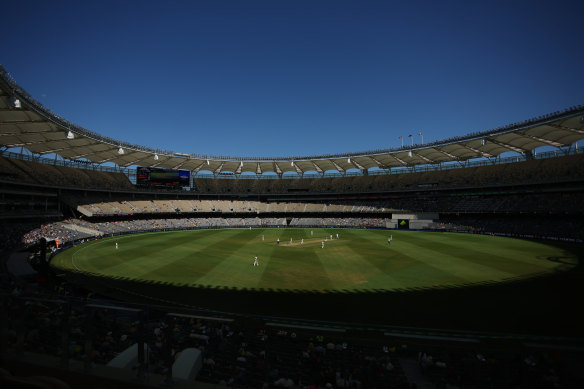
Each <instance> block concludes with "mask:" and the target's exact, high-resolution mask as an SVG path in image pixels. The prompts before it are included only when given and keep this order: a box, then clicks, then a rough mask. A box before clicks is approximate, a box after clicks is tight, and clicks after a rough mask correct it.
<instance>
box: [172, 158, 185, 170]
mask: <svg viewBox="0 0 584 389" xmlns="http://www.w3.org/2000/svg"><path fill="white" fill-rule="evenodd" d="M188 161H189V160H188V159H185V160H184V161H182V162H181V163H179V164H178V165H176V166H175V167H173V169H178V168H179V167H181V166H182V165H184V164H185V163H187V162H188Z"/></svg>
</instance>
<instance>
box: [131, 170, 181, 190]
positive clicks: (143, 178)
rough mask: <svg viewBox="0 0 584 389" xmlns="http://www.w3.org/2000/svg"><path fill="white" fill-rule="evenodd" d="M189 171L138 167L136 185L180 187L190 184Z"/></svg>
mask: <svg viewBox="0 0 584 389" xmlns="http://www.w3.org/2000/svg"><path fill="white" fill-rule="evenodd" d="M190 178H191V172H190V171H188V170H174V169H160V168H150V167H139V168H138V170H137V178H136V185H137V186H140V187H151V188H152V187H154V188H182V187H188V186H189V185H190Z"/></svg>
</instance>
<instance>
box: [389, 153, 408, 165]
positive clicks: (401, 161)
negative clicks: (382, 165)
mask: <svg viewBox="0 0 584 389" xmlns="http://www.w3.org/2000/svg"><path fill="white" fill-rule="evenodd" d="M388 155H389V156H390V157H391V158H393V159H395V160H396V161H398V162H399V163H401V164H402V165H403V166H406V165H407V164H408V163H407V162H406V161H404V160H403V159H400V158H398V157H396V156H395V155H393V154H388Z"/></svg>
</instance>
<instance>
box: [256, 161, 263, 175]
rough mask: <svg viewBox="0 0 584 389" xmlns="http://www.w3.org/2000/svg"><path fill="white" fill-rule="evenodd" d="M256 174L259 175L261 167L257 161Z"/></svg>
mask: <svg viewBox="0 0 584 389" xmlns="http://www.w3.org/2000/svg"><path fill="white" fill-rule="evenodd" d="M256 174H257V175H258V176H260V175H261V174H262V168H261V166H260V163H259V162H258V163H257V164H256Z"/></svg>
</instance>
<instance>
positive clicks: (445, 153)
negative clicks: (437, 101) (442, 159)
mask: <svg viewBox="0 0 584 389" xmlns="http://www.w3.org/2000/svg"><path fill="white" fill-rule="evenodd" d="M434 150H436V151H438V152H439V153H442V154H444V155H446V156H447V157H450V158H452V159H454V160H458V159H459V158H460V157H457V156H456V155H454V154H450V153H449V152H448V151H444V150H442V149H434Z"/></svg>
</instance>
